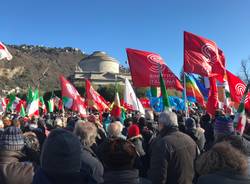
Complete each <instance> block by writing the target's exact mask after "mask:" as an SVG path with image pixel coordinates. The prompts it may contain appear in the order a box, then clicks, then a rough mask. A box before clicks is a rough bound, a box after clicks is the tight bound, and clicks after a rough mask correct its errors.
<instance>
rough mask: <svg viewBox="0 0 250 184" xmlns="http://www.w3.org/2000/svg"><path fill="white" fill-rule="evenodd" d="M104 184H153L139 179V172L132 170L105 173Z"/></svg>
mask: <svg viewBox="0 0 250 184" xmlns="http://www.w3.org/2000/svg"><path fill="white" fill-rule="evenodd" d="M103 184H151V182H150V181H148V180H146V179H142V178H139V172H138V170H136V169H132V170H120V171H119V170H117V171H107V172H105V173H104V183H103Z"/></svg>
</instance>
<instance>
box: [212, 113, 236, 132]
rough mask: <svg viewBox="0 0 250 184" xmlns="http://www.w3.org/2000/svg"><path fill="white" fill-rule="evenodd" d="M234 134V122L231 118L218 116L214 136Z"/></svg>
mask: <svg viewBox="0 0 250 184" xmlns="http://www.w3.org/2000/svg"><path fill="white" fill-rule="evenodd" d="M233 132H234V127H233V121H232V119H231V118H230V117H226V116H218V117H217V118H216V119H215V122H214V134H215V135H216V134H225V135H230V134H232V133H233Z"/></svg>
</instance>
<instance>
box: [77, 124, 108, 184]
mask: <svg viewBox="0 0 250 184" xmlns="http://www.w3.org/2000/svg"><path fill="white" fill-rule="evenodd" d="M74 134H75V135H77V136H78V137H79V139H80V142H81V144H82V153H81V162H82V167H81V171H82V173H83V175H84V180H85V182H86V183H89V184H94V183H102V182H103V166H102V163H101V162H100V161H99V159H98V157H97V155H96V154H95V153H94V151H93V150H92V149H91V146H92V145H93V144H94V143H95V142H96V136H97V128H96V126H95V125H94V124H93V123H92V122H84V123H83V122H79V123H77V124H76V126H75V130H74Z"/></svg>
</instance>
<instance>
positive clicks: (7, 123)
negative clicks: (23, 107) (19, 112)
mask: <svg viewBox="0 0 250 184" xmlns="http://www.w3.org/2000/svg"><path fill="white" fill-rule="evenodd" d="M3 124H4V128H7V127H9V126H11V125H12V120H11V117H10V115H9V114H6V116H4V117H3Z"/></svg>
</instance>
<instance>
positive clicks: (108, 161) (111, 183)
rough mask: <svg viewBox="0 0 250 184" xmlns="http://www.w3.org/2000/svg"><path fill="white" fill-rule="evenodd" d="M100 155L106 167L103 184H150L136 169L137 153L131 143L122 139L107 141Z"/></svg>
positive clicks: (102, 146)
mask: <svg viewBox="0 0 250 184" xmlns="http://www.w3.org/2000/svg"><path fill="white" fill-rule="evenodd" d="M100 153H101V160H102V162H103V164H104V167H105V172H104V183H103V184H118V183H119V184H150V182H149V181H147V180H146V179H143V178H139V171H138V170H137V169H134V162H135V159H136V157H137V153H136V149H135V146H134V145H133V144H132V143H131V142H129V141H126V140H124V139H122V138H115V139H109V140H106V141H105V142H104V143H103V144H102V145H101V148H100Z"/></svg>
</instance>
